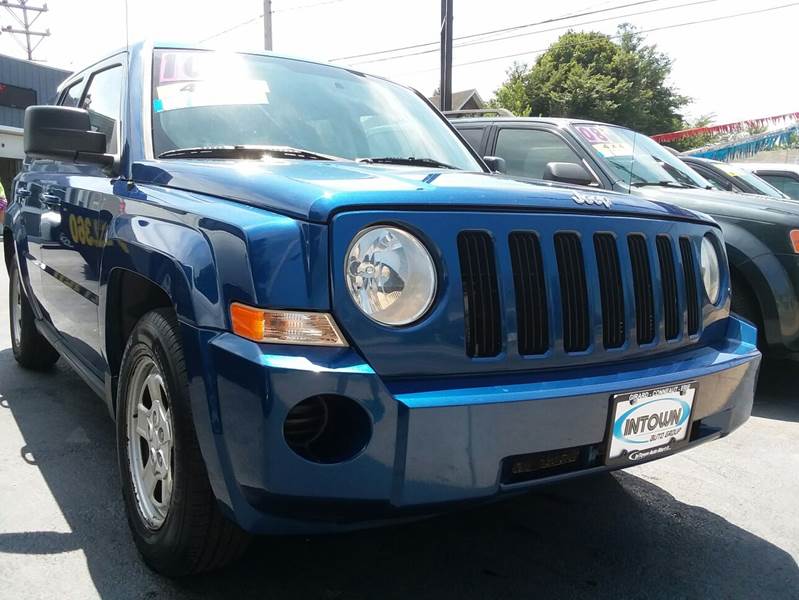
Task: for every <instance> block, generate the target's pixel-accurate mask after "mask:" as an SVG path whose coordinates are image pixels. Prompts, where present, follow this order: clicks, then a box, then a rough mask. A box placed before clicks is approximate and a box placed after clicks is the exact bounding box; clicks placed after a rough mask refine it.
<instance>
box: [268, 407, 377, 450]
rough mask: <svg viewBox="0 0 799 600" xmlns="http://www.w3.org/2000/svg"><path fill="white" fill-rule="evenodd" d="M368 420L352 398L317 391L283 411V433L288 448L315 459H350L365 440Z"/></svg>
mask: <svg viewBox="0 0 799 600" xmlns="http://www.w3.org/2000/svg"><path fill="white" fill-rule="evenodd" d="M371 435H372V421H371V419H370V418H369V414H368V413H367V412H366V411H365V410H364V409H363V408H361V406H360V405H359V404H358V403H357V402H355V401H354V400H352V399H350V398H347V397H345V396H336V395H333V394H321V395H318V396H311V397H310V398H306V399H305V400H303V401H302V402H300V403H298V404H296V405H295V406H294V407H293V408H292V409H291V410H290V411H289V413H288V415H286V420H285V422H284V423H283V437H284V438H285V440H286V443H287V444H288V446H289V448H291V449H292V450H293V451H294V452H296V453H297V454H298V455H300V456H301V457H302V458H304V459H306V460H309V461H311V462H315V463H322V464H333V463H338V462H344V461H346V460H350V459H352V458H354V457H355V456H356V455H358V454H359V453H360V452H361V450H363V449H364V448H365V447H366V444H368V443H369V438H370V437H371Z"/></svg>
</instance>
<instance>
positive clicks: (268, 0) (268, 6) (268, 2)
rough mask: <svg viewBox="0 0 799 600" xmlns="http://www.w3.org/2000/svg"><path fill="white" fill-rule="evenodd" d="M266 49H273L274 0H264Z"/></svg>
mask: <svg viewBox="0 0 799 600" xmlns="http://www.w3.org/2000/svg"><path fill="white" fill-rule="evenodd" d="M264 50H268V51H270V52H271V51H272V0H264Z"/></svg>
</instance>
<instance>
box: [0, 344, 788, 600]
mask: <svg viewBox="0 0 799 600" xmlns="http://www.w3.org/2000/svg"><path fill="white" fill-rule="evenodd" d="M0 394H2V397H3V402H2V405H0V411H2V410H10V411H11V413H12V415H13V417H14V419H15V421H16V424H17V426H18V427H19V429H20V430H21V432H22V435H23V437H24V440H25V447H24V448H22V449H20V457H19V459H18V460H20V461H23V456H24V457H26V458H25V459H24V461H23V462H22V464H20V466H19V468H20V469H25V468H30V469H39V470H40V471H41V474H42V475H43V477H44V479H45V481H46V483H47V485H48V486H49V489H50V492H51V493H52V496H53V498H54V499H55V501H56V502H57V503H58V505H59V508H60V510H61V511H62V513H63V515H64V517H65V518H66V521H67V523H68V525H69V528H70V530H71V533H57V532H47V531H38V532H37V531H32V532H14V533H6V534H0V557H2V553H16V554H25V555H37V554H38V555H52V554H56V553H60V552H65V551H69V550H74V549H81V550H82V551H83V552H84V554H85V557H86V561H87V565H88V569H89V572H90V574H91V577H92V583H93V584H94V586H95V587H96V588H97V590H98V592H99V594H100V596H102V597H104V598H120V597H123V598H129V597H137V598H141V597H152V598H155V597H158V598H162V597H167V598H183V597H200V596H202V597H211V598H213V597H220V598H221V597H225V598H229V597H236V598H240V597H258V598H281V599H284V598H323V599H325V598H326V599H337V598H342V599H344V598H414V599H420V598H436V599H442V598H458V599H470V598H480V599H485V598H509V597H518V598H530V597H533V596H539V595H540V596H541V597H586V598H587V597H591V598H596V597H613V598H639V597H652V598H660V597H662V598H673V597H679V598H708V597H767V598H789V597H794V598H795V597H796V593H797V590H799V568H797V565H796V562H795V561H794V560H793V558H791V556H790V555H788V554H787V553H786V552H784V551H782V550H781V549H779V548H778V547H776V546H774V545H772V544H770V543H769V542H766V541H765V540H763V539H761V538H759V537H757V536H755V535H752V534H751V533H749V532H747V531H744V530H743V529H740V528H738V527H736V526H734V525H732V524H731V523H729V522H728V521H726V520H724V519H723V518H721V517H719V516H717V515H715V514H714V513H711V512H709V511H707V510H705V509H703V508H699V507H694V506H690V505H687V504H683V503H681V502H679V501H677V500H675V499H674V497H672V496H671V495H670V494H668V493H666V492H664V491H663V490H662V489H660V488H658V487H657V486H655V485H652V484H650V483H648V482H645V481H644V480H642V479H639V478H637V477H634V476H632V475H629V474H624V473H621V474H617V475H615V476H604V477H598V478H593V479H587V480H583V481H579V482H572V483H569V484H564V485H559V486H556V487H551V488H547V489H546V490H544V491H541V492H538V493H535V494H528V495H524V496H520V497H516V498H513V499H510V500H508V501H505V502H502V503H498V504H494V505H492V506H488V507H483V508H480V509H475V510H471V511H468V512H462V513H457V514H450V515H448V516H445V517H440V518H436V519H430V520H428V521H423V522H419V523H415V524H411V525H405V526H402V527H394V528H388V529H380V530H372V531H366V532H359V533H353V534H347V535H338V536H327V537H317V538H312V539H304V538H272V539H267V538H262V539H259V540H257V541H256V543H255V544H254V545H253V547H252V548H251V550H250V551H249V553H248V554H247V556H246V557H245V558H244V559H243V560H242V561H241V562H240V563H238V564H236V565H234V566H233V567H232V568H229V569H227V570H225V571H222V572H218V573H213V574H208V575H203V576H201V577H196V578H192V579H187V580H182V581H179V582H172V581H169V580H166V579H164V578H161V577H159V576H157V575H155V574H153V573H151V572H149V571H148V570H147V569H146V568H145V567H144V566H143V565H142V563H141V562H140V561H139V559H138V556H137V554H136V551H135V548H134V546H133V543H132V541H131V539H130V536H129V533H128V530H127V524H126V522H125V517H124V514H123V506H122V501H121V498H120V494H119V480H118V475H117V466H116V460H115V453H114V443H113V435H114V431H113V425H112V423H111V420H110V419H109V418H108V415H107V413H106V411H105V408H104V406H103V404H102V403H101V402H100V401H99V400H98V399H97V398H95V397H94V396H93V395H92V392H91V391H90V390H89V389H88V388H87V387H86V386H85V385H84V384H83V383H82V382H81V381H80V380H79V379H78V378H77V376H76V375H74V374H73V373H72V372H71V371H70V370H69V369H68V368H67V367H64V366H59V367H58V368H57V369H56V370H54V371H53V372H52V373H49V374H43V375H42V374H33V373H28V372H25V371H22V370H21V369H18V368H17V366H16V364H15V363H14V360H13V357H12V355H11V351H10V350H4V351H2V352H0ZM6 476H7V475H6ZM26 500H27V499H26ZM35 502H36V500H35V499H32V500H31V508H30V509H31V510H36V506H35ZM32 559H33V558H32V557H31V560H32ZM65 585H66V586H68V585H69V582H64V581H54V582H53V590H54V593H56V592H57V591H58V590H59V589H60V590H64V586H65Z"/></svg>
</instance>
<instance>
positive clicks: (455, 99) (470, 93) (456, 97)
mask: <svg viewBox="0 0 799 600" xmlns="http://www.w3.org/2000/svg"><path fill="white" fill-rule="evenodd" d="M473 97H474V98H475V99H476V101H477V104H478V105H480V106H485V102H483V99H482V98H481V97H480V94H479V93H478V91H477V90H475V89H471V90H461V91H460V92H452V110H460V109H462V108H463V106H464V105H465V104H466V103H467V102H468V101H469V100H471V99H472V98H473ZM440 98H441V96H440V95H439V94H436V95H435V96H431V97H430V98H428V99H429V100H430V102H432V103H433V106H439V102H440Z"/></svg>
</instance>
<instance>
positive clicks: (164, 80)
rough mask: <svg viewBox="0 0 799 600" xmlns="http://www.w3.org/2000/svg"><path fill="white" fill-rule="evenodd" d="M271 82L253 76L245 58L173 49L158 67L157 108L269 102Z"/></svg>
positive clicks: (154, 100) (155, 110)
mask: <svg viewBox="0 0 799 600" xmlns="http://www.w3.org/2000/svg"><path fill="white" fill-rule="evenodd" d="M269 91H270V90H269V84H268V83H267V82H266V81H264V80H263V79H254V78H252V75H251V73H250V72H249V69H248V68H247V65H246V64H245V63H244V62H243V61H242V59H241V57H236V56H231V55H229V54H225V53H217V52H185V51H184V52H169V53H166V54H164V56H163V57H162V59H161V64H160V68H159V70H158V75H157V81H156V88H155V98H154V99H153V111H154V112H157V113H158V112H162V111H168V110H176V109H180V108H190V107H196V106H221V105H241V104H269Z"/></svg>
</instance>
